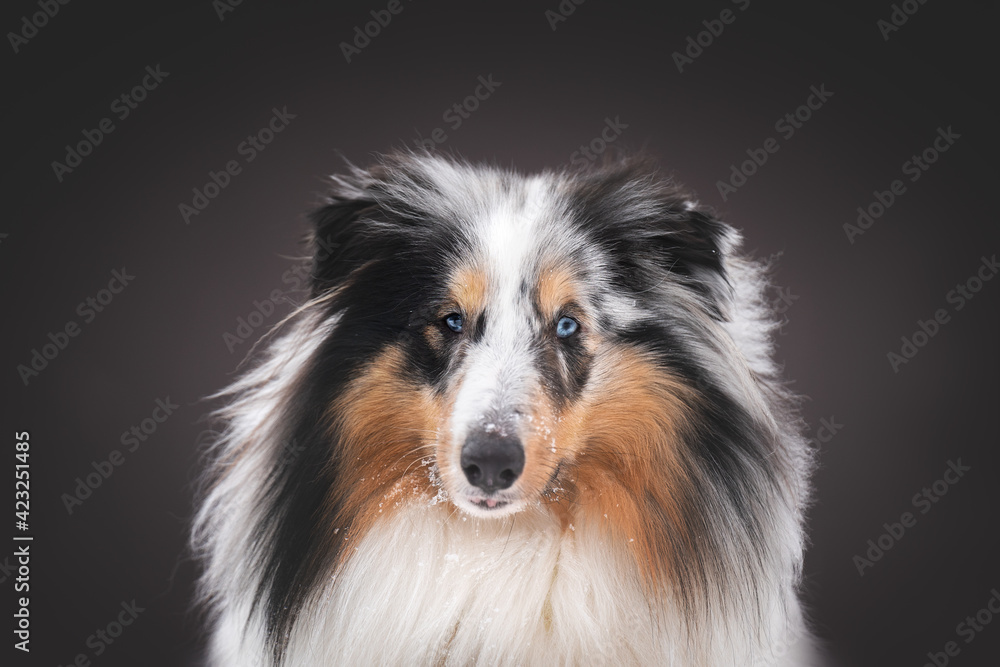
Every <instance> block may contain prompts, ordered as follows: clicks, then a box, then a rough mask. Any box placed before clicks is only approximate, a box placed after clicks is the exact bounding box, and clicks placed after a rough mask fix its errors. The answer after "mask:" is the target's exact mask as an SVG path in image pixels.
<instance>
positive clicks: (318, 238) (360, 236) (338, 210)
mask: <svg viewBox="0 0 1000 667" xmlns="http://www.w3.org/2000/svg"><path fill="white" fill-rule="evenodd" d="M372 182H373V179H372V177H371V176H370V175H369V173H368V172H367V171H364V170H362V169H358V168H352V170H351V173H350V174H349V175H348V176H337V177H334V178H333V183H332V187H331V190H330V193H329V195H328V197H327V201H326V204H325V205H324V206H322V207H320V208H319V209H317V210H315V211H313V212H312V214H310V216H309V218H310V220H311V221H312V223H313V231H312V234H311V237H310V239H309V243H310V249H311V252H312V278H313V286H312V287H313V295H314V296H315V295H318V294H321V293H322V292H324V291H326V290H328V289H330V288H331V287H334V286H336V285H338V284H340V283H341V282H343V280H344V279H345V278H346V277H347V276H348V275H350V273H351V272H352V271H353V270H354V269H356V268H357V267H359V266H362V265H363V264H364V263H365V262H367V261H370V260H371V259H373V257H372V256H371V255H372V252H371V249H370V248H369V246H370V245H371V244H370V242H369V239H368V234H367V233H366V228H367V227H369V224H366V221H368V222H369V223H370V220H369V219H370V218H372V217H374V216H376V215H377V214H378V204H377V202H376V200H375V197H374V193H373V192H372V190H371V184H372Z"/></svg>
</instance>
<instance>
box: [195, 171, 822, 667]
mask: <svg viewBox="0 0 1000 667" xmlns="http://www.w3.org/2000/svg"><path fill="white" fill-rule="evenodd" d="M313 221H314V223H315V231H314V235H313V238H312V240H311V243H312V250H313V254H314V257H313V264H312V276H313V284H312V294H311V295H310V296H311V298H310V299H309V300H308V301H307V302H306V303H305V304H304V305H303V306H302V307H301V308H299V309H298V310H297V311H296V312H295V313H294V314H293V316H292V317H291V318H290V319H289V320H288V321H287V322H285V323H283V325H282V327H281V329H280V331H279V332H278V333H277V334H276V335H275V336H274V338H273V340H271V341H270V342H269V343H268V345H267V347H266V349H265V351H264V352H263V353H262V354H261V355H260V358H259V359H257V360H256V362H255V365H254V366H253V367H252V369H251V370H249V371H248V372H247V373H245V374H244V375H243V376H242V377H241V378H240V379H239V380H237V381H236V382H235V383H234V384H233V385H232V386H231V387H229V388H228V389H227V390H226V391H224V392H223V393H222V394H221V396H222V397H224V399H225V406H224V407H223V408H222V409H221V410H220V411H219V413H218V416H219V418H220V420H221V421H222V422H223V424H224V430H223V432H222V434H221V436H220V437H219V438H218V440H217V441H216V442H215V443H214V444H213V445H212V447H211V448H210V451H209V452H208V456H209V458H210V469H209V472H208V473H207V476H206V484H205V489H204V493H203V498H202V500H201V505H200V511H199V513H198V515H197V517H196V522H195V526H194V532H193V545H194V548H195V550H196V552H197V554H198V555H199V557H200V558H201V560H202V562H203V565H204V575H203V578H202V580H201V593H202V601H203V603H204V605H205V608H206V609H207V610H208V611H209V613H210V618H211V624H212V625H211V627H212V630H211V639H210V649H209V650H210V655H211V662H212V664H214V665H218V666H229V665H232V666H239V667H251V666H260V667H266V666H272V665H295V666H300V665H333V664H338V665H402V664H420V665H470V664H478V665H557V664H558V665H581V664H588V665H592V664H614V665H621V664H649V665H654V664H655V665H667V666H671V667H691V666H703V665H704V666H707V665H805V664H811V663H810V659H811V658H809V657H808V656H809V654H810V646H811V642H810V640H809V637H808V632H807V630H806V627H805V624H804V620H803V614H802V611H801V609H800V604H799V601H798V597H797V589H798V585H799V581H800V570H801V563H802V554H803V526H802V518H803V511H804V507H805V504H806V503H807V499H808V498H807V497H808V475H809V470H810V467H811V452H810V449H809V447H808V445H807V443H806V441H805V440H804V439H803V437H802V436H801V432H800V431H801V428H800V423H799V421H798V418H797V417H796V416H795V410H794V404H793V403H794V401H793V397H792V396H791V395H790V394H789V393H788V392H787V391H786V389H785V388H784V387H783V386H782V384H781V383H780V381H779V378H778V373H777V370H776V368H775V365H774V363H773V362H772V360H771V356H772V354H771V353H772V345H771V335H772V332H773V331H774V328H775V322H774V319H773V317H772V314H771V313H770V312H769V310H768V306H767V303H766V300H765V298H764V291H765V289H766V286H767V285H766V278H765V275H764V273H765V267H763V266H761V265H760V264H758V263H756V262H754V261H752V260H750V259H748V258H746V257H744V256H743V255H741V254H740V253H739V247H740V236H739V234H738V233H737V232H736V231H735V230H734V229H733V228H731V227H729V226H728V225H726V224H724V223H722V222H721V221H719V220H717V219H716V218H714V217H713V216H712V215H711V214H710V213H709V212H707V211H705V210H703V209H702V208H700V207H699V206H698V205H697V204H696V203H694V202H692V201H691V200H690V199H689V197H688V196H687V195H685V193H684V192H683V191H682V190H680V189H679V188H678V187H677V186H676V185H674V184H673V183H672V182H671V181H670V180H669V179H666V178H664V177H663V176H661V175H660V174H659V173H658V171H657V168H656V167H655V165H653V164H652V163H651V162H649V161H648V160H646V159H643V158H630V159H623V160H619V161H615V162H613V163H610V164H606V165H604V166H601V167H597V168H592V169H588V170H584V171H553V172H544V173H541V174H538V175H531V176H524V175H520V174H517V173H513V172H511V171H506V170H501V169H498V168H493V167H484V166H473V165H469V164H466V163H463V162H460V161H457V160H453V159H449V158H444V157H439V156H432V155H425V154H409V153H407V154H398V155H394V156H389V157H385V158H383V159H382V160H381V161H380V162H379V163H378V164H376V165H375V166H373V167H371V168H369V169H359V168H352V169H351V170H350V171H349V173H348V174H347V175H344V176H338V177H335V178H333V180H332V187H331V192H330V195H329V200H328V201H327V202H326V204H325V205H324V206H323V207H322V208H320V209H319V210H318V211H316V212H315V213H314V214H313ZM456 316H457V318H456ZM566 318H569V320H570V321H571V322H573V323H576V325H577V327H578V328H577V329H576V330H575V331H572V332H571V333H570V335H566V336H564V335H563V334H564V333H565V332H566V331H569V330H570V329H572V328H573V327H572V325H571V324H569V323H568V321H567V319H566ZM456 328H457V329H458V330H456ZM477 443H478V444H477ZM482 443H486V444H485V445H483V444H482ZM497 443H500V444H497ZM504 443H506V444H504ZM501 445H502V446H503V447H507V449H506V450H504V451H506V452H508V453H510V452H513V454H510V456H511V457H514V456H515V455H516V454H517V453H518V452H520V456H521V459H520V460H522V462H523V469H518V465H519V464H517V463H516V462H515V463H502V464H501V465H500V467H503V466H507V467H506V468H505V469H504V470H503V471H502V474H504V475H506V477H505V480H506V481H505V482H503V484H506V487H504V486H503V484H500V483H499V482H498V483H497V485H494V486H490V485H488V484H483V483H481V482H480V483H479V485H478V486H477V482H476V480H477V477H476V473H477V472H478V470H479V469H478V468H476V467H475V466H470V465H469V464H468V461H467V459H466V455H468V454H469V452H470V451H472V449H470V448H474V447H480V448H482V447H486V448H487V450H484V451H489V452H496V451H499V450H497V449H496V447H500V446H501ZM476 451H479V450H476ZM489 455H490V456H494V454H492V453H491V454H489ZM497 456H499V455H497ZM511 460H513V458H512V459H511ZM473 469H475V470H474V471H473ZM511 476H514V477H516V479H514V481H513V482H512V483H511V480H510V477H511ZM497 486H499V488H497Z"/></svg>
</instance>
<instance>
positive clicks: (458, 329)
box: [444, 313, 463, 333]
mask: <svg viewBox="0 0 1000 667" xmlns="http://www.w3.org/2000/svg"><path fill="white" fill-rule="evenodd" d="M444 323H445V324H446V325H448V328H449V329H451V330H452V331H454V332H455V333H462V324H463V322H462V316H461V315H459V314H458V313H452V314H451V315H449V316H448V317H446V318H444Z"/></svg>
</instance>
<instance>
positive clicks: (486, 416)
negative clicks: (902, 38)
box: [450, 179, 554, 481]
mask: <svg viewBox="0 0 1000 667" xmlns="http://www.w3.org/2000/svg"><path fill="white" fill-rule="evenodd" d="M523 192H524V196H523V197H518V196H516V195H511V196H510V197H508V198H506V199H505V200H504V201H503V202H502V204H501V205H499V206H497V207H495V208H493V209H491V210H490V211H488V212H487V213H486V214H485V215H484V217H483V218H482V219H480V220H476V221H474V224H475V234H476V239H475V243H476V251H475V252H476V257H475V258H474V261H475V262H476V264H477V266H479V267H481V268H482V270H483V271H484V273H485V274H486V292H485V304H484V313H485V317H486V332H485V335H484V336H483V337H482V338H481V339H480V340H479V341H477V342H475V343H471V344H470V347H469V348H468V351H467V354H466V357H465V359H464V361H463V364H462V368H461V369H460V371H459V374H460V376H461V378H462V380H461V385H460V386H459V389H458V392H457V395H456V399H455V403H454V409H453V412H452V415H451V420H450V429H451V436H452V443H453V447H452V451H451V462H452V465H453V466H454V468H455V471H456V476H457V477H459V478H461V479H463V481H464V478H462V473H461V470H460V469H459V456H460V453H461V448H462V444H463V443H464V442H465V439H466V437H467V436H468V435H469V433H470V432H472V431H473V430H475V429H477V428H483V429H487V428H488V429H489V430H492V429H496V430H498V431H500V432H501V433H502V434H505V435H517V434H518V433H512V432H510V431H511V429H512V428H515V429H517V430H518V432H523V429H524V428H526V426H527V423H526V422H527V420H526V419H525V417H526V415H528V414H529V413H530V408H531V400H532V397H533V396H535V395H536V393H537V387H538V385H539V381H540V378H539V374H538V370H537V368H536V366H535V358H534V355H533V353H532V347H531V341H532V340H533V339H534V337H535V336H536V335H537V328H538V326H539V324H540V323H539V322H538V321H537V315H536V314H535V310H534V306H533V304H532V301H531V293H532V291H533V288H534V282H535V281H536V279H537V277H536V275H535V274H536V273H537V268H538V264H539V257H540V255H541V252H542V251H543V249H544V239H545V236H546V234H545V227H546V225H545V221H546V219H547V218H550V217H551V216H552V215H554V212H553V211H552V209H551V203H550V202H547V201H546V195H545V193H544V190H543V188H542V184H541V182H540V181H539V180H537V179H535V180H531V181H529V182H528V183H527V184H526V186H525V190H524V191H523ZM522 283H527V284H528V288H529V289H528V292H527V293H522V289H521V285H522ZM470 324H471V323H470Z"/></svg>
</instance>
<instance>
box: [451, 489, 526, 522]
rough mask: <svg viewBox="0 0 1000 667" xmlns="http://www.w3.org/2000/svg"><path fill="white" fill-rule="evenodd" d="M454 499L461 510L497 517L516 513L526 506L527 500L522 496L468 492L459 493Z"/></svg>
mask: <svg viewBox="0 0 1000 667" xmlns="http://www.w3.org/2000/svg"><path fill="white" fill-rule="evenodd" d="M454 499H455V505H456V506H457V507H458V508H459V509H460V510H462V511H463V512H465V513H466V514H469V515H471V516H477V517H481V518H496V517H501V516H506V515H507V514H514V513H515V512H518V511H520V510H521V509H523V508H524V506H525V502H524V500H523V499H522V498H521V497H520V496H514V497H512V496H506V497H505V496H503V495H495V496H483V495H480V494H477V493H469V492H466V493H459V494H457V495H456V496H454Z"/></svg>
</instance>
